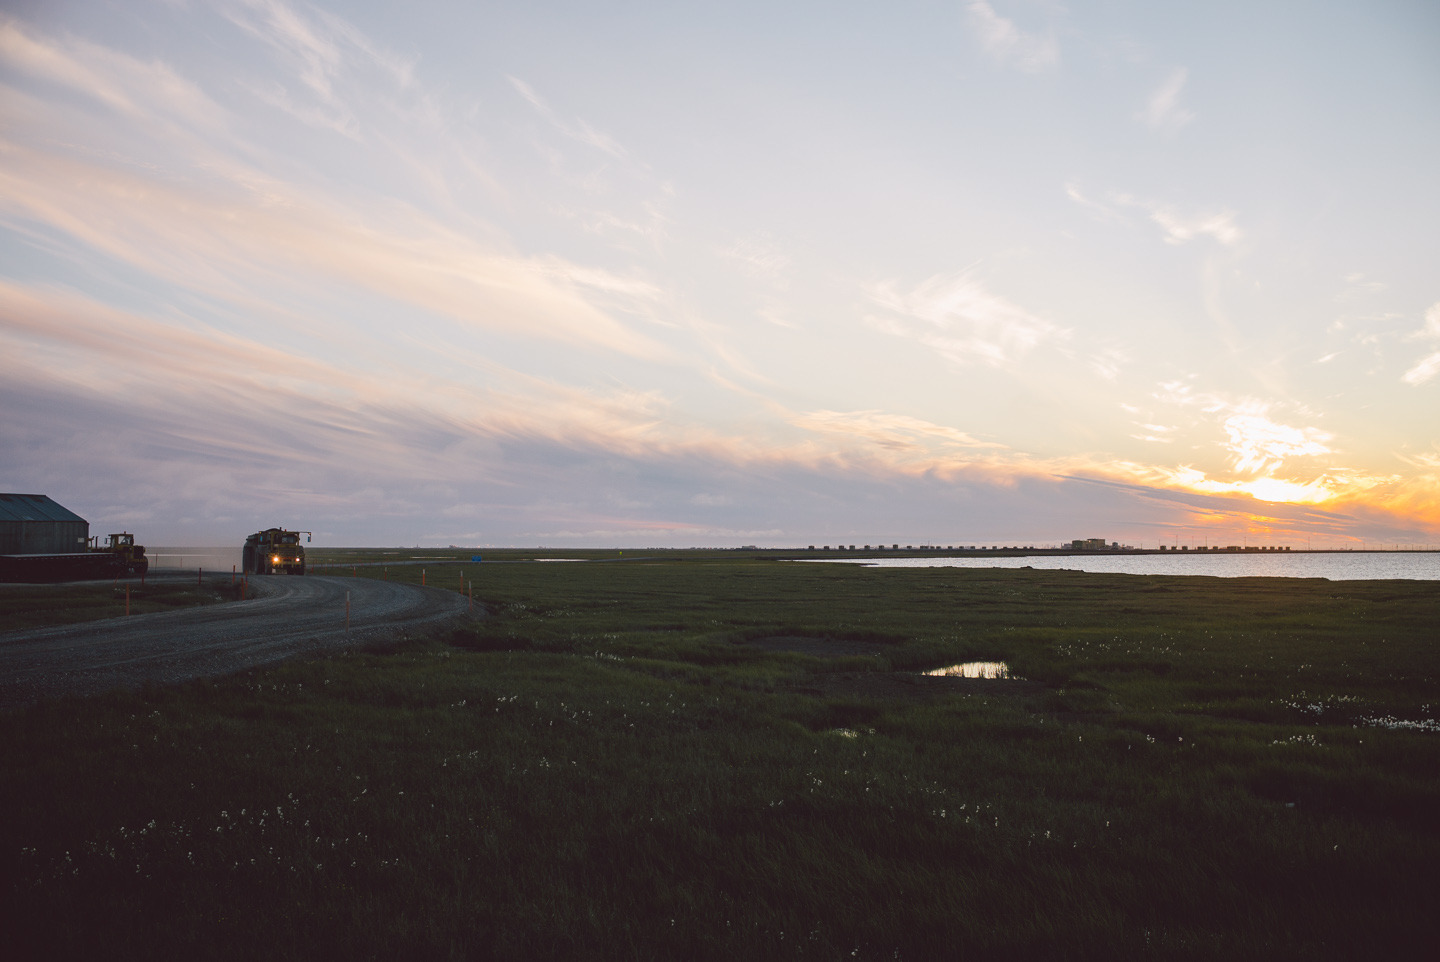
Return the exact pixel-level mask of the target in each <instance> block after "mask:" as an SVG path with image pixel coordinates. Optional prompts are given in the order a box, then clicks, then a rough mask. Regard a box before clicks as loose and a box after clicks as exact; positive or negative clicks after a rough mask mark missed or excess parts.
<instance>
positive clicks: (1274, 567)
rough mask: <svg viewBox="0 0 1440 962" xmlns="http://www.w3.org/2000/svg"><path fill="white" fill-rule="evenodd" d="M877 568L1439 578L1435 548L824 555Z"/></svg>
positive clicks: (1439, 560) (1344, 578) (1343, 578)
mask: <svg viewBox="0 0 1440 962" xmlns="http://www.w3.org/2000/svg"><path fill="white" fill-rule="evenodd" d="M822 563H827V564H837V563H838V564H863V565H870V566H872V567H876V568H1039V569H1044V570H1047V571H1056V570H1066V569H1068V570H1071V571H1090V572H1096V573H1107V574H1126V575H1200V576H1204V577H1210V578H1327V579H1329V580H1331V581H1390V580H1397V579H1398V580H1405V581H1440V552H1435V551H1316V552H1309V551H1303V552H1301V551H1285V552H1262V553H1253V554H1252V553H1245V554H1239V553H1236V554H1232V553H1228V552H1193V553H1191V552H1174V553H1171V552H1165V553H1163V554H1114V555H1105V554H1078V555H1051V554H1046V555H1026V556H1021V557H980V558H955V557H939V558H833V559H831V558H827V559H825V560H824V562H822Z"/></svg>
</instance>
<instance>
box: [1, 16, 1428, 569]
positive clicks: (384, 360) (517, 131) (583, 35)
mask: <svg viewBox="0 0 1440 962" xmlns="http://www.w3.org/2000/svg"><path fill="white" fill-rule="evenodd" d="M1437 47H1440V8H1436V7H1435V6H1434V5H1433V4H1428V3H1420V2H1412V3H1402V2H1380V3H1366V4H1355V3H1349V4H1342V3H1298V2H1297V3H1260V4H1254V3H1234V4H1229V3H1212V4H1204V5H1173V4H1163V5H1156V4H1148V3H1138V2H1136V3H1126V2H1105V3H1100V2H1096V3H1070V4H1060V3H1049V2H1025V0H1014V2H1004V0H993V2H958V3H909V4H904V3H902V4H888V5H884V6H883V7H882V6H880V5H874V4H834V3H826V4H798V3H797V4H785V5H781V6H779V7H777V6H776V5H772V4H766V5H760V4H744V3H740V4H730V5H726V6H724V7H707V8H696V9H688V8H687V7H686V6H677V5H673V4H659V3H628V4H610V5H594V4H554V3H552V4H523V5H522V4H469V3H439V2H421V3H415V4H410V5H406V6H405V7H404V8H403V10H402V9H401V8H395V7H393V6H392V5H388V4H353V3H352V4H345V5H332V6H327V5H325V4H309V3H293V2H281V0H253V2H251V0H214V2H204V0H194V2H178V0H177V2H162V0H150V2H141V3H137V4H124V5H120V4H112V3H99V2H94V3H84V2H52V3H34V2H28V3H27V2H20V3H12V4H9V5H8V6H7V8H6V13H5V14H4V15H3V17H0V371H3V379H0V404H3V410H4V412H5V417H4V419H3V426H0V487H3V488H4V489H5V490H11V491H24V492H39V493H47V494H50V495H51V496H52V497H54V498H56V500H58V501H61V502H62V503H64V504H66V505H67V506H69V507H71V508H72V509H74V510H77V511H79V512H80V513H81V514H82V515H84V516H85V517H87V518H88V519H90V520H91V522H92V525H94V526H96V527H97V528H106V529H107V530H108V529H109V528H110V527H114V526H117V525H119V526H125V527H128V528H130V529H132V530H135V531H137V532H138V533H139V534H140V535H141V536H142V540H148V541H149V542H151V543H158V544H164V543H227V542H230V541H234V540H236V539H237V538H240V537H243V536H244V535H245V534H246V533H248V532H249V531H253V530H256V528H257V527H264V526H269V525H272V524H283V525H286V526H289V527H299V528H305V529H313V530H314V531H316V533H317V540H320V541H322V542H324V543H330V544H417V543H419V544H449V543H455V544H467V545H468V544H477V545H479V544H493V545H536V544H546V545H557V546H558V545H603V546H610V545H618V546H631V545H638V546H645V545H710V544H714V545H726V544H742V543H745V544H750V543H758V544H776V545H796V544H801V545H803V544H811V543H814V544H819V543H834V542H844V543H851V542H855V543H861V542H870V543H874V542H886V543H888V542H902V543H937V542H938V543H942V544H951V543H958V544H977V543H996V542H1005V543H1013V542H1024V543H1051V542H1057V541H1062V540H1069V539H1070V538H1076V537H1100V536H1104V537H1106V538H1108V539H1111V540H1120V541H1124V542H1127V543H1136V544H1149V545H1152V546H1153V545H1154V544H1157V543H1161V542H1164V543H1176V542H1179V543H1201V542H1203V541H1209V542H1210V543H1216V542H1225V543H1231V542H1236V543H1238V542H1239V541H1240V540H1241V539H1245V540H1246V541H1248V542H1249V543H1289V544H1300V543H1302V542H1306V541H1308V542H1309V543H1312V544H1315V545H1316V546H1322V545H1327V546H1328V545H1331V544H1334V545H1337V546H1339V545H1347V546H1348V545H1355V544H1360V543H1406V544H1408V543H1436V542H1440V414H1437V412H1440V270H1437V267H1436V265H1437V262H1440V257H1437V254H1440V243H1437V241H1436V240H1435V225H1436V223H1437V221H1440V216H1437V215H1440V178H1437V177H1435V176H1434V172H1433V167H1434V158H1435V157H1437V156H1440V58H1437V57H1436V56H1435V55H1434V52H1435V50H1436V49H1437Z"/></svg>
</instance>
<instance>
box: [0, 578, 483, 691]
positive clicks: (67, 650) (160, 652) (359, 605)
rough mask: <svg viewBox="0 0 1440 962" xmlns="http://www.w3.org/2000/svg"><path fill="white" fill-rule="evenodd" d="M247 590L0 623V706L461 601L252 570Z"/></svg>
mask: <svg viewBox="0 0 1440 962" xmlns="http://www.w3.org/2000/svg"><path fill="white" fill-rule="evenodd" d="M152 577H153V576H152ZM179 577H189V576H188V575H186V576H179ZM226 577H227V578H228V577H229V576H228V575H227V576H226ZM250 590H251V592H252V593H253V594H254V596H255V597H252V598H249V599H247V600H245V601H237V602H231V603H227V604H218V605H206V606H203V607H199V608H185V609H181V610H178V611H164V612H157V613H155V614H146V615H132V616H131V617H128V618H109V619H106V620H104V621H89V622H84V623H81V624H76V625H60V626H54V627H49V628H31V629H26V630H23V631H12V632H5V633H0V709H13V708H18V707H21V706H24V705H27V704H31V703H33V702H35V701H36V700H37V699H39V698H53V697H57V696H62V695H93V694H98V693H100V692H104V691H109V690H111V689H113V688H132V689H133V688H139V687H140V686H141V685H142V684H144V683H145V682H147V681H153V682H158V683H173V682H180V681H186V680H188V679H191V678H202V677H212V676H216V675H226V674H230V673H231V672H235V671H240V670H241V669H245V668H251V667H254V666H256V665H263V664H268V663H270V662H275V661H280V660H282V659H285V658H289V657H291V656H294V655H298V654H302V653H305V652H315V651H324V650H331V649H339V648H344V647H347V646H349V645H355V644H363V643H366V642H369V641H375V640H381V639H386V638H392V637H394V636H395V635H397V634H398V633H399V632H401V631H405V630H409V629H413V628H419V627H421V626H426V625H434V624H436V623H439V622H443V621H446V620H448V619H458V618H463V617H465V616H466V614H467V610H468V602H467V601H466V599H465V597H464V596H462V595H459V594H457V593H455V592H453V591H445V590H442V589H440V588H422V587H420V586H418V585H408V584H399V583H396V582H393V581H375V580H372V579H369V578H339V577H332V576H326V575H306V576H305V577H303V578H290V577H281V576H273V577H257V578H252V579H251V580H250ZM347 592H348V593H349V596H350V626H349V630H348V631H347V630H346V626H345V597H346V593H347Z"/></svg>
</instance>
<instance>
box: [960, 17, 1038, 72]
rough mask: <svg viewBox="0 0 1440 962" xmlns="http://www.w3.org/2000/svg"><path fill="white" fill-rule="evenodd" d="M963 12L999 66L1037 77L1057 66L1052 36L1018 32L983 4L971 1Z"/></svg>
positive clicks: (1003, 18)
mask: <svg viewBox="0 0 1440 962" xmlns="http://www.w3.org/2000/svg"><path fill="white" fill-rule="evenodd" d="M965 11H966V15H967V18H968V19H969V21H970V25H971V27H972V28H973V29H974V30H975V34H976V36H977V37H979V39H980V43H981V45H983V46H984V48H985V50H986V51H987V52H988V53H989V54H990V55H991V56H992V57H994V58H995V59H996V60H998V61H999V62H1001V63H1004V64H1007V65H1011V66H1014V67H1017V68H1019V69H1020V70H1023V71H1025V72H1026V73H1039V72H1040V71H1043V70H1048V69H1051V68H1053V67H1055V66H1056V65H1057V64H1059V62H1060V45H1059V43H1057V42H1056V40H1055V38H1054V37H1053V36H1041V35H1039V34H1035V33H1027V32H1025V31H1024V30H1021V29H1020V28H1019V27H1018V26H1016V25H1015V21H1013V20H1010V19H1009V18H1007V17H1002V16H1001V15H1000V14H998V13H996V12H995V8H994V7H992V6H991V5H990V4H989V3H986V2H985V0H971V2H970V3H967V4H966V5H965Z"/></svg>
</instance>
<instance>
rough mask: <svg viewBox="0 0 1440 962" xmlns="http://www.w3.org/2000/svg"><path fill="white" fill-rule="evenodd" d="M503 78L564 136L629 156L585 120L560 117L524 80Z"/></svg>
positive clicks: (611, 154) (616, 154)
mask: <svg viewBox="0 0 1440 962" xmlns="http://www.w3.org/2000/svg"><path fill="white" fill-rule="evenodd" d="M505 79H506V80H508V81H510V86H512V87H514V88H515V91H516V92H517V93H518V94H520V96H521V97H523V98H525V100H526V101H527V102H528V103H529V104H530V106H532V107H534V108H535V110H536V111H537V112H538V113H539V114H540V116H542V117H544V118H545V119H546V120H547V121H549V122H550V125H551V126H553V127H554V128H555V129H556V130H558V131H560V133H562V134H564V135H565V136H566V137H569V138H570V139H571V140H575V141H578V142H580V143H582V144H586V145H588V146H590V147H594V148H595V149H596V150H599V151H601V152H603V153H606V154H609V155H610V156H611V157H614V158H616V159H619V160H624V159H626V158H627V157H629V152H628V151H627V150H626V149H625V148H624V147H622V146H621V145H620V143H619V142H618V141H616V140H615V139H614V138H613V137H611V136H609V135H608V134H605V133H602V132H600V131H598V130H596V129H595V128H594V127H592V126H590V124H589V123H587V122H586V121H584V120H581V119H579V118H575V119H573V120H566V119H565V118H564V117H561V116H560V114H559V113H558V112H556V111H555V110H554V108H552V107H551V106H550V104H549V103H548V102H547V101H546V100H545V98H544V97H541V96H540V95H539V94H538V93H536V92H535V89H534V88H533V87H531V86H530V85H529V84H527V83H526V82H525V81H523V80H521V79H520V78H518V77H506V78H505Z"/></svg>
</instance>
